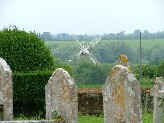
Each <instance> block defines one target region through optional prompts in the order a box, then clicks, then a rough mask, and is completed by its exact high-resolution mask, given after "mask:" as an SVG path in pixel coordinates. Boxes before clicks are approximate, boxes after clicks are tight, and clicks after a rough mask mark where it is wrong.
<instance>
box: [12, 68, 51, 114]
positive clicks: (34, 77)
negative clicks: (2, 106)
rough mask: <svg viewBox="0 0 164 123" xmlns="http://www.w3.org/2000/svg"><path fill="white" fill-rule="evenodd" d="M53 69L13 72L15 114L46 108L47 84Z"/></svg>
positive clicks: (29, 112)
mask: <svg viewBox="0 0 164 123" xmlns="http://www.w3.org/2000/svg"><path fill="white" fill-rule="evenodd" d="M52 72H53V71H33V72H30V73H14V74H13V82H14V83H13V90H14V114H15V115H18V114H20V113H21V114H22V113H27V114H32V113H33V112H35V113H36V111H38V110H42V111H43V110H44V106H45V85H46V84H47V82H48V80H49V78H50V76H51V75H52Z"/></svg>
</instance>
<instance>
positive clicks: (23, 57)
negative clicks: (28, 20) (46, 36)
mask: <svg viewBox="0 0 164 123" xmlns="http://www.w3.org/2000/svg"><path fill="white" fill-rule="evenodd" d="M0 57H2V58H3V59H5V60H6V62H7V63H8V64H9V66H10V68H11V70H12V71H13V72H27V71H36V70H45V69H52V68H53V66H54V58H53V57H52V56H51V54H50V50H49V49H48V47H47V46H46V45H45V43H44V41H43V40H41V39H40V38H38V37H37V35H36V34H35V33H32V32H31V33H27V32H25V31H22V30H18V28H17V27H16V26H13V27H9V28H4V29H3V30H2V31H0Z"/></svg>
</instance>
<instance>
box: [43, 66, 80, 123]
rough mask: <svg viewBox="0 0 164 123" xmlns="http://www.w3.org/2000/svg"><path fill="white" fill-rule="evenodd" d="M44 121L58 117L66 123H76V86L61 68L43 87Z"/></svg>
mask: <svg viewBox="0 0 164 123" xmlns="http://www.w3.org/2000/svg"><path fill="white" fill-rule="evenodd" d="M45 95H46V119H52V118H54V115H56V114H57V115H59V116H61V117H63V118H64V120H65V121H66V123H78V100H77V99H78V98H77V86H76V85H75V83H74V80H73V78H71V77H70V75H69V73H68V72H67V71H65V70H64V69H63V68H58V69H56V70H55V71H54V72H53V74H52V76H51V77H50V79H49V81H48V83H47V84H46V86H45Z"/></svg>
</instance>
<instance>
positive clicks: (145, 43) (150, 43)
mask: <svg viewBox="0 0 164 123" xmlns="http://www.w3.org/2000/svg"><path fill="white" fill-rule="evenodd" d="M114 41H121V42H125V43H127V44H128V45H129V46H130V47H131V48H134V49H138V48H139V45H140V43H139V40H101V41H100V42H101V43H111V42H114ZM45 43H46V44H47V45H53V44H55V45H57V46H58V47H59V48H60V47H72V46H78V44H77V43H76V41H45ZM155 45H159V46H163V47H164V40H162V39H161V40H142V48H144V49H150V48H153V47H154V46H155Z"/></svg>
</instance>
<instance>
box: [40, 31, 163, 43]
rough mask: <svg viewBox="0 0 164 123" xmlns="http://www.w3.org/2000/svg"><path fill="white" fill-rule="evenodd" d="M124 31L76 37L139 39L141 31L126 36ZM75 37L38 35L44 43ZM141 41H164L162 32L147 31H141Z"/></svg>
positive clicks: (59, 34)
mask: <svg viewBox="0 0 164 123" xmlns="http://www.w3.org/2000/svg"><path fill="white" fill-rule="evenodd" d="M125 32H126V31H125V30H122V31H120V32H118V33H104V34H103V35H87V34H84V35H76V37H78V38H79V39H80V40H92V39H93V38H96V37H98V36H99V37H101V38H102V39H103V40H124V39H126V40H138V39H139V38H140V32H141V30H139V29H136V30H134V32H133V33H130V34H126V33H125ZM74 36H75V35H74V34H73V35H71V34H68V33H58V34H55V35H52V34H51V33H50V32H43V34H41V35H40V37H41V38H43V39H45V40H46V41H49V40H52V41H62V40H65V41H69V40H74V39H73V37H74ZM142 39H151V40H152V39H164V31H161V32H160V31H158V32H156V33H150V32H149V31H148V30H143V31H142Z"/></svg>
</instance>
